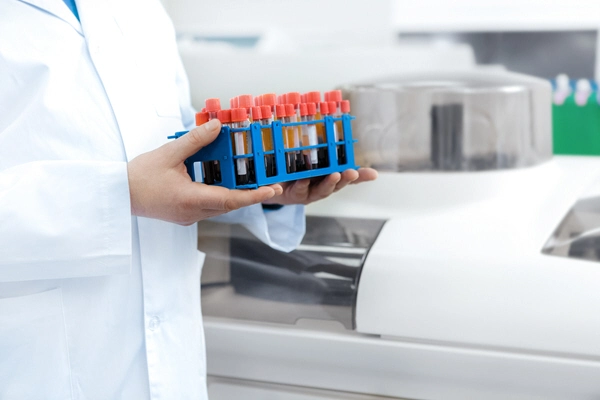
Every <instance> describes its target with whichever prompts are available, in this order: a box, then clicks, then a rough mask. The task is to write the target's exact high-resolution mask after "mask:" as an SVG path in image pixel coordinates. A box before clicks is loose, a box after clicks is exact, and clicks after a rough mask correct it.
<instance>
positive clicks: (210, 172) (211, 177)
mask: <svg viewBox="0 0 600 400" xmlns="http://www.w3.org/2000/svg"><path fill="white" fill-rule="evenodd" d="M208 120H209V116H208V113H207V112H202V111H201V112H199V113H196V126H200V125H202V124H205V123H206V122H208ZM194 164H195V163H194ZM195 168H196V166H194V173H195V174H196V176H198V175H202V182H203V183H205V184H207V185H213V184H214V183H215V173H214V165H213V162H212V161H202V171H201V172H200V171H198V170H196V169H195ZM196 179H197V178H196Z"/></svg>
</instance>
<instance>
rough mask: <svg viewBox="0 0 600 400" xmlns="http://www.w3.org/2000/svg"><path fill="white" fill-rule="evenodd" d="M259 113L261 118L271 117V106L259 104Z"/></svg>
mask: <svg viewBox="0 0 600 400" xmlns="http://www.w3.org/2000/svg"><path fill="white" fill-rule="evenodd" d="M260 113H261V115H262V118H263V119H267V118H273V113H272V112H271V106H260Z"/></svg>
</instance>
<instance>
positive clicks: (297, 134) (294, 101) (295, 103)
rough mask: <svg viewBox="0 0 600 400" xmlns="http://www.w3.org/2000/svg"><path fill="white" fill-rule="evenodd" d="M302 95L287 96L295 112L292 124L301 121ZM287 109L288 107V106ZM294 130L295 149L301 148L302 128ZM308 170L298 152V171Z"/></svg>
mask: <svg viewBox="0 0 600 400" xmlns="http://www.w3.org/2000/svg"><path fill="white" fill-rule="evenodd" d="M300 99H301V96H300V93H298V92H290V93H286V94H285V100H286V101H287V104H290V105H291V106H292V107H293V112H292V115H291V116H289V117H290V122H299V121H300ZM286 107H287V106H286ZM293 128H294V147H300V146H301V143H302V126H300V125H296V126H295V127H293ZM305 169H306V162H305V160H304V156H303V155H302V152H301V151H297V152H296V170H298V171H302V170H305Z"/></svg>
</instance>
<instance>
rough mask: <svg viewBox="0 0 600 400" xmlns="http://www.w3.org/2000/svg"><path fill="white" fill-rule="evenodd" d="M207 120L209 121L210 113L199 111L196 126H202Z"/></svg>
mask: <svg viewBox="0 0 600 400" xmlns="http://www.w3.org/2000/svg"><path fill="white" fill-rule="evenodd" d="M206 122H208V113H207V112H206V111H204V112H202V111H201V112H197V113H196V126H200V125H202V124H204V123H206Z"/></svg>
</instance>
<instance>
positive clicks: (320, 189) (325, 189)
mask: <svg viewBox="0 0 600 400" xmlns="http://www.w3.org/2000/svg"><path fill="white" fill-rule="evenodd" d="M341 179H342V175H341V174H340V173H339V172H334V173H333V174H331V175H328V176H326V177H325V179H323V180H322V181H321V182H320V183H319V184H318V185H317V186H314V187H312V188H311V191H310V194H309V196H308V199H307V200H308V201H307V203H312V202H313V201H317V200H321V199H324V198H325V197H327V196H329V195H331V194H332V193H333V191H334V190H335V187H336V185H337V184H338V182H339V181H340V180H341Z"/></svg>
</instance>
